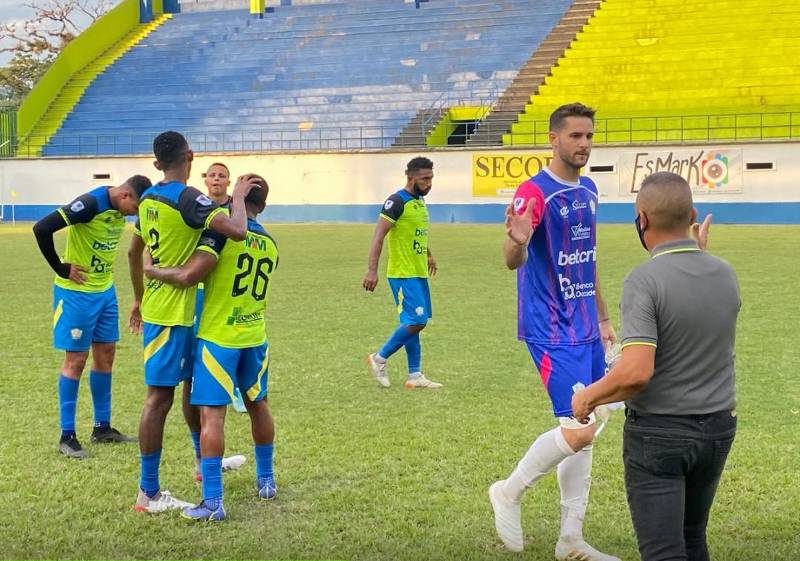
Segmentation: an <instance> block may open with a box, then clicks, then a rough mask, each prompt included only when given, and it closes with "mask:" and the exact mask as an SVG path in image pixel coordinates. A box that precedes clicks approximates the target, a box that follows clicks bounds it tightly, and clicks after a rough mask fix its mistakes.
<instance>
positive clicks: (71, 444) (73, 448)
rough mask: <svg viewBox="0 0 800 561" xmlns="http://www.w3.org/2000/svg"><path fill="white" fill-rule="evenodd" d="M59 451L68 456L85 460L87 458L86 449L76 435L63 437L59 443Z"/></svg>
mask: <svg viewBox="0 0 800 561" xmlns="http://www.w3.org/2000/svg"><path fill="white" fill-rule="evenodd" d="M58 451H59V452H61V453H62V454H64V455H65V456H66V457H67V458H75V459H76V460H83V459H84V458H86V451H85V450H84V449H83V446H81V443H80V442H78V437H76V436H75V435H72V436H70V437H69V438H62V439H61V442H59V443H58Z"/></svg>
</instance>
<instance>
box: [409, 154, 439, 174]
mask: <svg viewBox="0 0 800 561" xmlns="http://www.w3.org/2000/svg"><path fill="white" fill-rule="evenodd" d="M421 169H433V162H432V161H430V160H429V159H428V158H425V157H423V156H417V157H416V158H414V159H412V160H411V161H410V162H408V165H406V175H411V174H412V173H416V172H418V171H419V170H421Z"/></svg>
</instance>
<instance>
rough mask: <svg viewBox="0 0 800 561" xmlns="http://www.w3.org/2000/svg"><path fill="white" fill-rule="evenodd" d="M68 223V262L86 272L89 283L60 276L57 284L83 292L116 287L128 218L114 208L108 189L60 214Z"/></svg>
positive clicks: (100, 189) (85, 197) (84, 197)
mask: <svg viewBox="0 0 800 561" xmlns="http://www.w3.org/2000/svg"><path fill="white" fill-rule="evenodd" d="M57 212H58V213H59V214H60V215H61V217H62V218H63V219H64V222H66V224H67V226H69V229H68V230H67V245H66V248H65V250H64V259H63V261H64V262H66V263H74V264H75V265H80V266H82V267H84V268H85V269H86V282H85V283H84V284H78V283H75V282H72V281H71V280H70V279H64V278H61V277H60V276H58V275H56V278H55V281H54V282H55V284H56V286H60V287H61V288H66V289H69V290H78V291H80V292H104V291H105V290H108V289H109V288H110V287H111V285H113V284H114V261H116V259H117V251H118V250H119V240H120V237H121V236H122V230H123V228H124V227H125V217H124V216H122V214H121V213H120V212H119V211H118V210H116V209H115V208H113V207H112V206H111V200H110V199H109V197H108V187H98V188H97V189H92V190H91V191H89V192H88V193H85V194H83V195H81V196H80V197H78V198H77V199H75V200H74V201H72V202H71V203H70V204H68V205H66V206H63V207H61V208H60V209H58V211H57Z"/></svg>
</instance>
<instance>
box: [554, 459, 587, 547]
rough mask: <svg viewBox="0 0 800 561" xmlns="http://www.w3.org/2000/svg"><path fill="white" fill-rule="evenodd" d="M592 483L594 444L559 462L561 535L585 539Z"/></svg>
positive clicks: (573, 538) (574, 539)
mask: <svg viewBox="0 0 800 561" xmlns="http://www.w3.org/2000/svg"><path fill="white" fill-rule="evenodd" d="M591 484H592V445H591V444H589V445H588V446H586V447H585V448H583V449H582V450H579V451H578V452H577V453H576V454H575V455H574V456H571V457H569V458H567V459H565V460H564V461H563V462H561V463H560V464H558V485H559V487H561V537H562V538H565V539H567V540H570V541H580V540H582V539H583V517H584V516H585V515H586V505H587V504H588V502H589V487H590V486H591Z"/></svg>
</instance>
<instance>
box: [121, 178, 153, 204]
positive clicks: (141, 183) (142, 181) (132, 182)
mask: <svg viewBox="0 0 800 561" xmlns="http://www.w3.org/2000/svg"><path fill="white" fill-rule="evenodd" d="M125 185H127V186H128V187H129V188H130V189H131V191H133V192H134V193H136V198H137V199H141V198H142V194H143V193H144V192H145V191H147V190H148V189H149V188H150V187H151V186H152V185H153V183H152V182H151V181H150V179H149V178H148V177H145V176H144V175H133V176H131V177H129V178H128V179H126V180H125Z"/></svg>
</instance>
